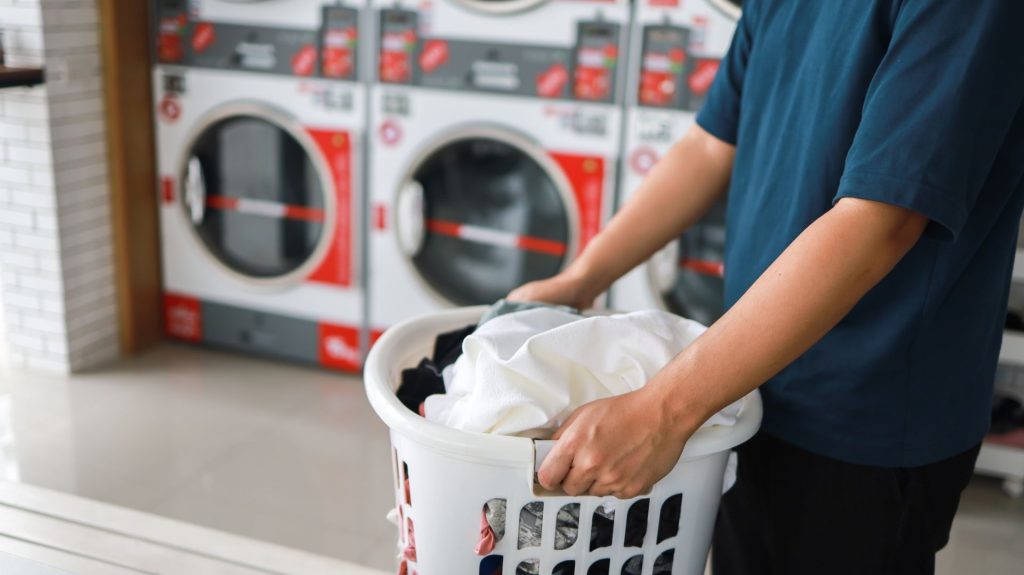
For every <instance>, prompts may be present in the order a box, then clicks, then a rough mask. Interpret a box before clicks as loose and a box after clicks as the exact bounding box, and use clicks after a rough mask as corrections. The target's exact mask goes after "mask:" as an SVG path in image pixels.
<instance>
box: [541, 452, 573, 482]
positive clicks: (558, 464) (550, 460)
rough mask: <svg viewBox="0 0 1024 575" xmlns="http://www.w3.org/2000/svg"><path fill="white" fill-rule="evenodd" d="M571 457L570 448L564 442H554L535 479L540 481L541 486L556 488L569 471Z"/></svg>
mask: <svg viewBox="0 0 1024 575" xmlns="http://www.w3.org/2000/svg"><path fill="white" fill-rule="evenodd" d="M572 457H573V453H572V450H571V449H568V448H567V445H566V443H565V442H562V441H559V442H558V443H556V444H555V446H554V447H553V448H552V449H551V453H548V456H547V457H545V458H544V463H542V464H541V466H540V469H539V470H538V471H537V481H539V482H540V484H541V487H543V488H544V489H552V490H553V489H558V486H559V485H561V484H562V481H563V480H564V479H565V476H566V475H567V474H568V473H569V469H571V468H572Z"/></svg>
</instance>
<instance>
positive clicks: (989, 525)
mask: <svg viewBox="0 0 1024 575" xmlns="http://www.w3.org/2000/svg"><path fill="white" fill-rule="evenodd" d="M388 453H389V449H388V438H387V432H386V429H385V427H384V426H383V425H382V424H381V423H380V422H379V421H378V420H377V418H376V416H375V415H374V414H373V412H372V410H371V409H370V407H369V405H368V403H367V402H366V399H365V396H364V395H363V391H362V386H361V384H360V381H359V380H358V379H357V378H354V377H343V376H339V375H336V374H332V373H326V372H322V371H317V370H314V369H307V368H304V367H298V366H289V365H281V364H277V363H271V362H265V361H259V360H253V359H246V358H242V357H239V356H236V355H231V354H222V353H217V352H211V351H201V350H197V349H193V348H188V347H178V346H165V347H162V348H160V349H158V350H156V351H154V352H151V353H148V354H146V355H143V356H142V357H139V358H135V359H132V360H129V361H124V362H121V363H120V364H118V365H116V366H113V367H110V368H108V369H105V370H102V371H99V372H96V373H93V374H85V375H76V376H74V377H73V378H70V379H68V378H60V377H47V376H39V375H26V374H21V373H0V480H11V481H21V482H25V483H29V484H33V485H38V486H42V487H47V488H50V489H56V490H60V491H65V492H68V493H73V494H76V495H81V496H85V497H88V498H92V499H98V500H102V501H106V502H110V503H114V504H117V505H122V506H126V507H130V508H134V509H139V510H143V511H148V512H152V513H156V514H159V515H164V516H168V517H171V518H175V519H180V520H184V521H188V522H192V523H197V524H200V525H204V526H207V527H212V528H215V529H220V530H224V531H228V532H232V533H236V534H239V535H243V536H246V537H251V538H256V539H262V540H267V541H271V542H275V543H279V544H283V545H286V546H290V547H295V548H299V549H303V550H307V551H312V552H314V553H317V554H321V555H325V556H330V557H336V558H340V559H345V560H349V561H354V562H357V563H362V564H365V565H369V566H373V567H376V568H379V569H385V570H388V571H390V570H392V568H393V555H394V544H393V536H394V530H393V529H394V528H393V527H392V525H391V524H390V523H388V522H387V521H386V520H385V519H384V514H385V513H386V511H387V510H388V508H389V507H390V505H391V497H392V494H391V477H390V475H389V472H388V469H389V467H388V457H389V456H388ZM1021 541H1024V500H1017V501H1014V500H1011V499H1009V498H1008V497H1006V496H1005V495H1004V494H1003V493H1002V491H1001V490H1000V488H999V483H998V482H997V481H994V480H988V479H983V478H979V479H977V480H975V481H974V483H973V484H972V485H971V487H970V488H969V489H968V491H967V493H966V494H965V496H964V500H963V505H962V507H961V513H960V515H959V516H958V518H957V521H956V523H955V525H954V533H953V538H952V541H951V543H950V546H949V547H948V548H947V550H945V551H944V552H943V553H942V554H941V555H940V561H939V563H940V567H939V573H940V574H942V575H960V574H963V573H983V574H992V575H1002V574H1007V575H1009V574H1011V573H1012V574H1017V573H1020V572H1021V570H1020V565H1022V564H1024V547H1022V546H1021V545H1020V542H1021Z"/></svg>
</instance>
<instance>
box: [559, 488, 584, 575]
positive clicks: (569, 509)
mask: <svg viewBox="0 0 1024 575" xmlns="http://www.w3.org/2000/svg"><path fill="white" fill-rule="evenodd" d="M556 519H557V520H556V521H555V549H557V550H559V551H562V550H563V549H568V548H570V547H572V546H573V545H575V544H576V539H578V538H579V533H580V530H579V527H580V504H579V503H570V504H568V505H563V506H562V508H561V509H559V510H558V517H557V518H556ZM555 573H558V570H557V569H556V570H555ZM566 573H572V571H571V570H570V571H566Z"/></svg>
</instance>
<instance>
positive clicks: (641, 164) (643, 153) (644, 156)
mask: <svg viewBox="0 0 1024 575" xmlns="http://www.w3.org/2000/svg"><path fill="white" fill-rule="evenodd" d="M656 163H658V152H655V151H654V150H653V149H651V148H637V150H636V151H635V152H633V153H632V154H631V155H630V156H629V167H630V168H632V169H633V171H634V172H636V173H638V174H640V175H641V176H643V175H646V174H647V172H649V171H651V168H653V167H654V164H656Z"/></svg>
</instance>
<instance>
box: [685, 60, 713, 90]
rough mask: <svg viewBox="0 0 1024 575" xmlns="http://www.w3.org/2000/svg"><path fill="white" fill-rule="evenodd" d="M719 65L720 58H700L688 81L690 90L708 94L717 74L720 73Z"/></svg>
mask: <svg viewBox="0 0 1024 575" xmlns="http://www.w3.org/2000/svg"><path fill="white" fill-rule="evenodd" d="M718 65H719V61H718V60H698V61H697V66H696V68H695V69H694V71H693V74H690V79H689V81H688V84H689V86H690V91H691V92H693V93H694V94H696V95H698V96H703V95H704V94H707V93H708V90H710V89H711V84H712V83H713V82H714V81H715V75H716V74H718Z"/></svg>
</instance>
